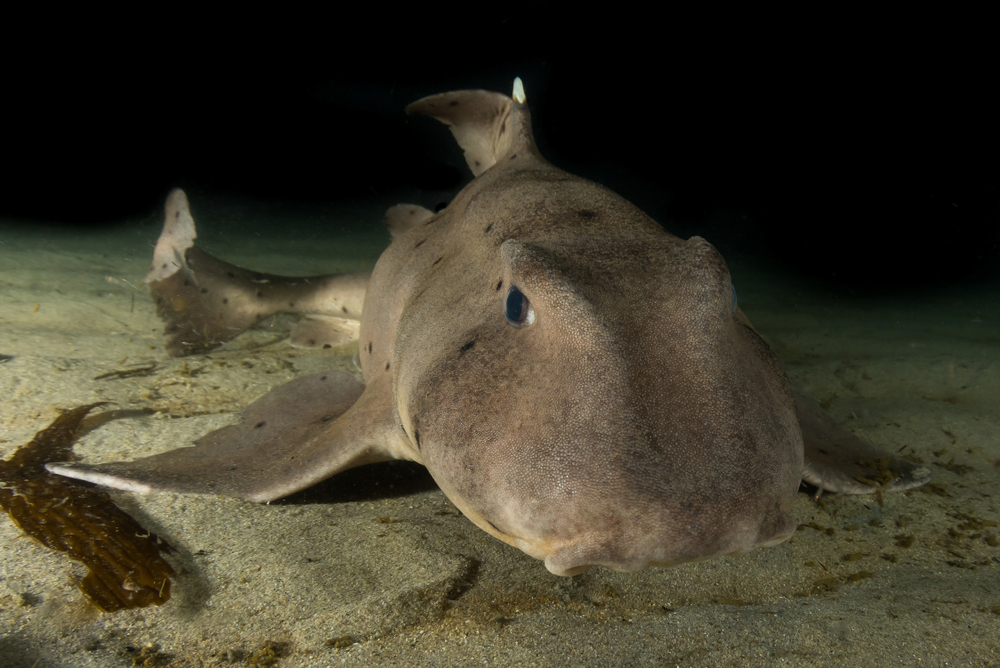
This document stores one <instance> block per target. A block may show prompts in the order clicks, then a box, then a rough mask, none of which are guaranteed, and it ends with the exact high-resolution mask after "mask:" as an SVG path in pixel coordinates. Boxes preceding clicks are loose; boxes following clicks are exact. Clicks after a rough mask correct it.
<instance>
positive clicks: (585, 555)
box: [515, 507, 796, 576]
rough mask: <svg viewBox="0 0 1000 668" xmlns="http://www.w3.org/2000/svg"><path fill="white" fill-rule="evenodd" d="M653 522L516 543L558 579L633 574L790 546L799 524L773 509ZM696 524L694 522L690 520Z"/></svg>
mask: <svg viewBox="0 0 1000 668" xmlns="http://www.w3.org/2000/svg"><path fill="white" fill-rule="evenodd" d="M661 514H662V515H664V516H663V517H660V518H659V519H654V520H653V521H652V522H650V521H649V520H650V519H651V518H650V517H648V516H647V517H644V518H643V517H634V518H632V520H631V521H629V520H626V521H624V522H616V529H615V530H611V531H606V530H601V529H600V528H596V530H590V531H585V532H582V533H580V534H579V535H577V536H575V537H570V538H568V539H563V540H555V541H552V540H530V539H527V540H525V539H517V540H516V541H515V544H516V545H517V547H519V548H520V549H521V550H523V551H524V552H526V553H528V554H531V555H532V556H535V557H537V558H539V559H543V560H544V562H545V567H546V568H547V569H548V570H549V571H550V572H551V573H553V574H554V575H561V576H572V575H579V574H580V573H583V572H585V571H587V570H588V569H590V568H591V567H593V566H603V567H605V568H608V569H611V570H614V571H621V572H634V571H639V570H642V569H644V568H648V567H670V566H676V565H678V564H682V563H685V562H689V561H703V560H706V559H711V558H713V557H716V556H721V555H738V554H742V553H744V552H747V551H750V550H752V549H755V548H758V547H769V546H773V545H777V544H779V543H781V542H784V541H785V540H787V539H788V538H789V537H790V536H791V535H792V534H793V533H794V532H795V527H796V523H795V521H794V519H793V518H792V517H791V515H789V514H788V512H787V511H786V509H784V508H780V507H775V508H773V509H772V510H770V511H765V512H762V513H759V514H757V515H756V516H753V517H749V516H747V517H738V516H736V517H733V518H731V520H733V521H729V522H727V521H725V520H724V519H723V518H716V519H715V521H713V522H711V523H705V522H699V521H698V520H697V519H694V521H691V522H688V523H686V524H685V523H684V521H683V520H682V521H681V522H675V521H673V520H675V519H678V518H667V517H665V515H666V513H665V512H663V511H661ZM687 519H693V518H687Z"/></svg>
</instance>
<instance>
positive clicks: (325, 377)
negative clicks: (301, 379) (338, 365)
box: [319, 376, 329, 380]
mask: <svg viewBox="0 0 1000 668" xmlns="http://www.w3.org/2000/svg"><path fill="white" fill-rule="evenodd" d="M327 378H329V376H320V377H319V379H320V380H326V379H327Z"/></svg>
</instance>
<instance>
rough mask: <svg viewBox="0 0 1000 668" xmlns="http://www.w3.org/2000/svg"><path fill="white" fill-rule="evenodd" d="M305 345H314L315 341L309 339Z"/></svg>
mask: <svg viewBox="0 0 1000 668" xmlns="http://www.w3.org/2000/svg"><path fill="white" fill-rule="evenodd" d="M306 343H308V344H309V345H310V346H315V345H316V341H315V340H314V339H309V340H308V341H306Z"/></svg>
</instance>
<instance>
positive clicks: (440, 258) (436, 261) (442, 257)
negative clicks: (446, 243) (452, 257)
mask: <svg viewBox="0 0 1000 668" xmlns="http://www.w3.org/2000/svg"><path fill="white" fill-rule="evenodd" d="M443 259H444V256H443V255H442V256H441V257H439V258H438V259H436V260H434V264H432V265H431V266H432V267H433V266H434V265H436V264H437V263H438V262H440V261H441V260H443Z"/></svg>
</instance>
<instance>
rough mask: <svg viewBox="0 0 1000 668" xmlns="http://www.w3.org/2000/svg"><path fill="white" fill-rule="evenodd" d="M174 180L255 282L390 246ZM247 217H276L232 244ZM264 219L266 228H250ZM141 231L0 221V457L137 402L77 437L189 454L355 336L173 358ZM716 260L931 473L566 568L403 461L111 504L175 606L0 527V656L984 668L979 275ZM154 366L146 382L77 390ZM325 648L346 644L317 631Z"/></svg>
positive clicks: (840, 404) (999, 634) (89, 446)
mask: <svg viewBox="0 0 1000 668" xmlns="http://www.w3.org/2000/svg"><path fill="white" fill-rule="evenodd" d="M189 194H190V195H191V199H192V208H193V211H194V215H195V219H196V220H197V221H198V223H199V231H200V232H201V242H200V243H202V245H203V247H204V248H205V249H206V250H208V251H210V252H213V253H216V254H218V255H220V256H221V257H223V258H225V259H227V260H230V261H232V262H235V263H237V264H241V265H244V266H250V267H251V268H253V269H257V270H261V271H269V272H273V273H286V274H316V273H326V272H339V271H355V270H361V269H363V268H366V267H370V266H371V265H372V264H373V263H374V261H375V259H376V258H377V256H378V254H379V252H380V251H381V249H382V248H383V247H384V244H385V243H386V241H387V239H388V236H387V235H386V234H384V233H383V232H382V231H381V230H378V229H377V228H375V231H374V232H373V231H371V229H372V228H371V226H370V224H371V223H372V222H377V220H378V219H379V217H380V206H370V207H357V209H356V210H347V209H345V210H341V211H336V210H334V211H327V212H326V214H325V216H326V219H325V220H326V222H327V223H329V225H330V226H331V227H332V226H334V225H336V224H339V223H338V221H340V220H341V219H343V218H345V217H346V218H349V219H357V220H358V221H359V223H361V224H360V225H356V226H354V225H352V226H349V227H347V228H343V229H342V230H341V231H337V232H335V233H331V234H323V233H320V232H310V233H308V234H306V233H303V232H301V231H299V230H300V228H299V227H297V225H299V224H305V223H307V222H310V221H311V222H317V221H320V219H321V218H322V216H320V215H319V214H318V213H317V212H316V211H311V210H310V211H305V212H303V211H299V210H296V209H294V208H292V209H289V210H285V209H282V208H281V207H266V206H252V205H247V204H241V203H239V202H233V201H224V200H221V199H220V200H218V201H215V200H212V199H211V198H202V199H199V198H198V196H197V195H194V194H191V193H189ZM425 204H426V203H425ZM264 221H272V222H278V223H279V225H277V226H272V227H271V228H268V227H267V226H263V227H257V228H255V229H256V230H257V231H255V232H253V233H252V234H248V233H243V232H241V230H244V229H248V228H253V227H254V225H255V223H258V222H264ZM320 222H322V221H320ZM274 227H278V228H280V229H282V230H284V231H285V234H284V235H283V236H269V233H268V232H267V229H273V228H274ZM159 228H160V214H155V215H154V214H152V213H151V214H150V216H149V217H148V218H146V219H145V220H136V221H133V222H132V223H131V224H128V225H119V226H116V227H109V228H106V229H103V230H99V231H92V232H79V231H70V230H67V229H63V228H58V227H48V226H43V225H34V226H25V225H17V224H7V223H3V224H2V227H0V355H3V358H2V359H3V361H2V362H0V397H2V400H0V406H2V410H0V439H2V440H0V453H3V456H4V457H7V456H9V454H10V453H12V452H13V451H14V450H15V449H16V448H17V447H19V446H20V445H22V444H24V443H26V442H28V441H29V440H30V439H31V437H32V435H33V434H34V433H35V432H36V431H38V430H40V429H42V428H43V427H45V426H47V425H48V424H49V423H50V422H51V421H52V420H53V419H54V418H55V417H56V415H57V408H70V407H74V406H78V405H81V404H86V403H90V402H94V401H100V400H105V401H112V402H115V405H114V408H117V409H124V410H131V409H149V411H150V412H149V413H148V414H139V413H132V414H131V416H128V417H123V418H121V419H117V420H113V421H111V422H109V423H107V424H104V425H103V426H100V427H99V428H97V429H95V430H93V431H91V432H89V433H87V434H86V435H85V436H84V437H83V438H82V439H81V440H80V441H79V443H78V444H77V446H76V452H77V455H78V456H79V457H80V458H82V459H83V460H85V461H91V462H98V461H103V460H114V459H129V458H133V457H137V456H144V455H147V454H151V453H155V452H159V451H162V450H167V449H172V448H175V447H179V446H183V445H186V444H188V443H189V442H190V441H191V440H193V439H195V438H197V437H198V436H200V435H202V434H204V433H205V432H207V431H209V430H211V429H214V428H217V427H219V426H222V425H224V424H227V423H229V422H231V421H233V420H234V419H235V417H236V414H237V411H238V409H239V408H240V407H242V406H244V405H245V404H247V403H249V402H250V401H251V400H253V399H256V398H257V397H259V396H260V395H262V394H263V393H265V392H266V391H267V390H268V389H270V388H273V387H275V386H277V385H279V384H281V383H283V382H285V381H287V380H290V379H292V378H294V377H296V376H297V375H301V374H306V373H310V372H313V371H317V370H322V369H325V368H334V367H336V368H343V369H348V370H351V369H354V370H356V367H354V363H353V356H354V353H355V351H356V346H355V347H346V348H344V349H343V350H340V351H337V354H333V353H331V352H329V351H327V352H322V351H315V352H314V351H304V350H297V349H293V348H291V347H290V346H289V345H288V344H287V342H286V341H284V340H283V335H284V333H285V332H286V331H287V324H288V321H287V319H279V320H277V321H274V322H269V323H266V326H265V327H263V328H261V329H259V330H257V331H254V332H250V333H248V334H245V335H243V336H241V337H240V338H238V339H237V340H235V341H233V342H231V343H230V344H228V345H226V346H225V347H224V348H222V349H219V350H218V351H215V352H213V353H211V354H210V355H207V356H195V357H191V358H187V359H172V358H169V357H168V356H167V355H166V354H165V352H164V351H163V348H162V347H161V344H162V339H161V336H160V332H161V330H162V325H161V323H160V322H159V321H158V319H157V317H156V315H155V313H154V309H153V304H152V302H151V301H150V299H149V296H148V292H147V290H146V289H145V287H143V286H142V285H141V281H142V278H143V276H144V275H145V272H146V269H147V267H148V264H149V261H150V258H151V252H152V244H153V243H154V242H155V239H156V236H157V234H158V233H159ZM338 229H339V228H338ZM289 231H291V233H290V236H289ZM290 237H291V238H290ZM710 240H711V239H710ZM727 259H728V261H729V264H730V267H731V270H732V273H733V275H734V282H735V284H736V286H737V288H738V290H739V295H740V304H741V306H742V307H743V309H744V311H745V312H746V313H747V314H748V316H749V317H750V318H751V320H753V322H754V324H755V325H756V327H757V329H758V330H759V331H760V332H761V333H762V334H763V336H764V337H765V338H766V339H767V340H768V342H769V343H770V344H771V345H772V346H773V348H774V349H775V351H776V352H777V354H778V356H779V358H781V360H782V362H783V363H784V364H785V366H786V369H787V370H788V373H789V375H790V376H791V377H792V378H793V380H795V381H797V382H799V383H802V384H804V385H805V386H806V387H807V388H808V389H809V391H810V392H811V393H812V394H813V396H814V397H815V398H817V399H819V400H820V401H821V402H823V403H824V404H826V405H828V407H829V410H830V412H831V413H832V414H833V415H834V416H835V417H836V418H837V419H839V420H841V421H842V422H844V423H846V424H847V425H848V426H849V427H850V428H851V429H853V430H854V431H856V432H857V433H859V434H861V435H862V436H863V437H864V438H867V439H869V440H870V441H871V442H873V443H875V444H877V445H879V446H881V447H883V448H885V449H887V450H889V451H893V452H895V451H902V452H905V453H910V454H913V455H916V456H918V457H920V458H922V460H923V461H924V462H925V463H926V464H927V465H928V466H929V467H930V468H931V469H932V471H933V476H934V477H933V480H934V482H936V483H939V484H940V485H942V486H943V487H937V488H936V493H928V492H927V491H912V492H908V493H905V494H896V495H886V496H885V497H884V505H883V506H879V505H878V504H877V503H876V502H875V500H874V499H873V498H871V497H838V496H831V495H828V496H824V497H823V498H822V503H820V504H817V503H816V502H815V501H814V500H813V499H812V498H811V497H810V496H809V495H808V494H807V493H805V492H803V493H801V494H800V495H799V497H798V499H797V500H796V502H795V506H794V513H795V515H796V517H797V519H798V521H799V522H800V523H802V524H808V523H810V522H812V523H815V524H816V525H818V526H820V527H822V528H823V529H832V531H825V530H824V531H820V530H816V529H813V528H803V529H802V530H800V531H798V532H797V533H796V534H795V535H794V536H793V538H792V539H791V540H789V541H788V542H786V543H784V544H782V545H780V546H778V547H775V548H770V549H764V550H758V551H755V552H753V553H751V554H749V555H745V556H742V557H733V558H722V559H716V560H713V561H709V562H705V563H699V564H688V565H684V566H680V567H676V568H672V569H653V570H649V569H648V570H645V571H643V572H639V573H632V574H626V573H615V572H611V571H608V570H605V569H601V568H597V569H592V570H591V571H590V572H588V573H585V574H583V575H580V576H577V577H573V578H560V577H556V576H553V575H551V574H550V573H549V572H548V571H546V570H545V568H544V566H543V564H542V563H541V562H539V561H536V560H534V559H532V558H530V557H528V556H526V555H524V554H522V553H521V552H519V551H517V550H516V549H514V548H512V547H509V546H507V545H504V544H502V543H501V542H499V541H497V540H495V539H494V538H492V537H490V536H489V535H487V534H486V533H484V532H482V531H480V530H479V529H478V528H476V527H475V526H474V525H473V524H472V523H471V522H469V521H468V520H467V519H465V518H464V517H463V516H462V515H461V514H460V513H459V512H458V511H457V510H456V509H455V507H454V506H453V505H452V504H451V503H450V502H449V501H448V499H446V498H445V497H444V495H443V494H442V493H441V492H440V491H438V489H437V488H436V487H435V485H434V483H433V481H432V480H431V479H430V477H429V476H428V475H427V474H426V472H424V471H423V469H421V468H420V467H415V466H412V465H408V464H398V463H392V464H385V465H376V466H373V467H368V468H365V469H359V470H355V471H351V472H347V473H345V474H342V475H341V476H338V477H337V478H335V479H333V480H331V481H329V482H328V483H327V484H324V485H322V486H320V487H318V488H316V489H314V490H311V491H309V492H306V493H302V494H299V495H296V496H295V497H292V498H290V499H288V500H286V501H283V502H279V503H274V504H271V505H269V506H265V505H255V504H252V503H247V502H243V501H238V500H233V499H224V498H215V497H200V496H181V495H174V494H158V495H153V496H148V497H138V496H134V495H131V494H128V493H121V492H114V493H113V495H114V497H115V499H116V500H117V501H118V503H119V504H120V505H121V506H122V507H123V508H125V509H127V510H128V511H129V512H131V513H133V515H134V516H135V517H136V518H137V519H139V520H140V522H142V523H143V524H144V525H145V526H146V527H148V528H150V529H151V530H153V531H154V532H156V533H157V534H159V535H160V536H162V537H163V538H165V539H166V540H167V541H168V542H169V543H170V544H171V545H172V546H173V547H174V548H175V549H176V552H175V554H173V555H172V556H170V557H168V558H169V560H170V562H171V563H172V564H173V565H174V567H175V568H176V570H177V571H178V575H177V577H176V579H175V582H174V589H173V598H172V599H171V600H170V601H169V602H168V603H167V604H166V605H164V606H162V607H159V608H156V607H152V608H147V609H143V610H135V611H126V612H121V613H117V614H113V615H109V614H102V613H99V612H97V611H96V610H95V608H93V607H92V606H91V605H90V604H89V603H88V602H87V601H86V600H85V599H84V597H83V596H82V594H81V593H80V592H79V591H78V590H77V589H76V587H75V586H74V584H73V582H72V576H73V574H75V575H77V576H78V575H80V574H81V573H82V571H81V567H79V565H78V564H75V563H74V562H71V561H70V560H68V559H67V558H66V557H65V556H64V555H62V554H57V553H53V552H50V551H48V550H46V549H45V548H43V547H41V546H40V545H38V544H36V543H35V542H34V541H33V540H32V539H30V538H26V537H24V536H21V535H20V532H19V531H18V529H17V528H16V527H15V526H14V525H13V524H12V523H11V522H10V521H9V519H8V518H6V517H4V518H2V519H0V561H2V575H0V666H3V667H4V668H22V667H23V668H31V667H37V668H43V667H45V666H130V665H133V664H134V662H135V663H138V664H143V665H170V666H203V665H205V666H215V665H220V666H222V665H245V664H246V663H247V660H248V658H250V657H253V656H255V655H256V656H261V654H260V653H259V650H261V649H262V648H265V647H271V648H272V649H273V650H274V651H275V652H276V653H277V655H278V657H279V658H278V663H277V665H280V666H327V665H329V666H340V665H347V666H350V665H365V666H373V665H396V666H415V665H421V666H432V665H441V666H466V665H473V664H475V665H493V664H498V665H499V664H502V665H516V666H521V665H524V666H550V665H574V666H576V665H580V666H607V665H617V666H638V665H654V666H659V665H663V666H720V665H735V666H743V665H790V666H832V665H837V666H840V665H843V666H852V667H855V666H893V665H901V666H902V665H906V666H912V665H927V666H943V665H950V666H973V665H983V666H987V665H994V666H995V665H1000V607H998V606H1000V576H998V562H1000V547H996V546H995V543H996V542H997V541H996V536H997V535H998V529H997V527H996V526H995V524H991V523H993V522H996V521H997V520H1000V485H998V479H1000V468H998V464H1000V436H998V435H1000V412H998V410H997V407H998V406H1000V346H998V343H1000V339H998V333H1000V306H998V304H1000V298H998V294H1000V290H998V287H997V286H995V285H993V286H989V285H981V286H979V287H976V286H972V287H970V286H968V285H966V286H962V287H960V288H959V287H955V288H948V287H945V288H939V289H927V290H915V291H908V292H906V293H905V294H893V293H892V292H882V293H880V294H879V295H878V296H865V295H864V291H861V290H855V291H853V292H852V291H851V290H848V289H846V288H835V287H830V286H825V285H821V284H812V283H809V282H804V281H801V280H796V279H795V278H794V277H790V276H787V275H783V274H781V273H780V272H778V271H776V270H774V269H773V268H768V267H767V266H764V265H763V264H762V263H760V262H759V261H757V260H755V259H753V258H749V257H739V256H735V257H733V256H731V257H729V258H727ZM150 362H152V363H155V365H156V370H155V372H154V373H152V374H151V375H148V376H145V377H136V378H125V379H114V378H109V379H100V380H98V379H95V377H97V376H99V375H101V374H103V373H106V372H108V371H113V370H117V369H123V368H126V367H129V366H130V365H140V364H147V363H150ZM952 460H954V463H953V464H952V465H951V466H948V465H949V463H950V462H951V461H952ZM955 465H958V466H957V467H956V466H955ZM380 518H381V520H380ZM386 519H389V520H391V522H386V521H385V520H386ZM982 520H986V521H987V522H986V524H982V522H981V521H982ZM854 525H857V528H852V529H849V528H848V527H853V526H854ZM911 536H912V538H913V540H912V544H911V545H910V546H909V547H905V544H906V543H907V542H908V541H907V540H906V539H907V538H908V537H911ZM991 542H992V543H994V546H991V545H990V543H991ZM847 555H854V557H855V558H854V559H853V560H847V559H846V557H847ZM859 573H861V574H862V577H861V578H860V579H858V578H857V574H859ZM852 576H855V577H853V578H852ZM864 576H868V577H864ZM344 636H350V637H351V638H352V640H353V643H352V644H348V643H340V644H339V645H338V644H334V643H333V642H332V641H333V640H335V639H339V638H343V637H344ZM342 645H347V646H342ZM144 648H145V649H144ZM136 660H137V661H136Z"/></svg>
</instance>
